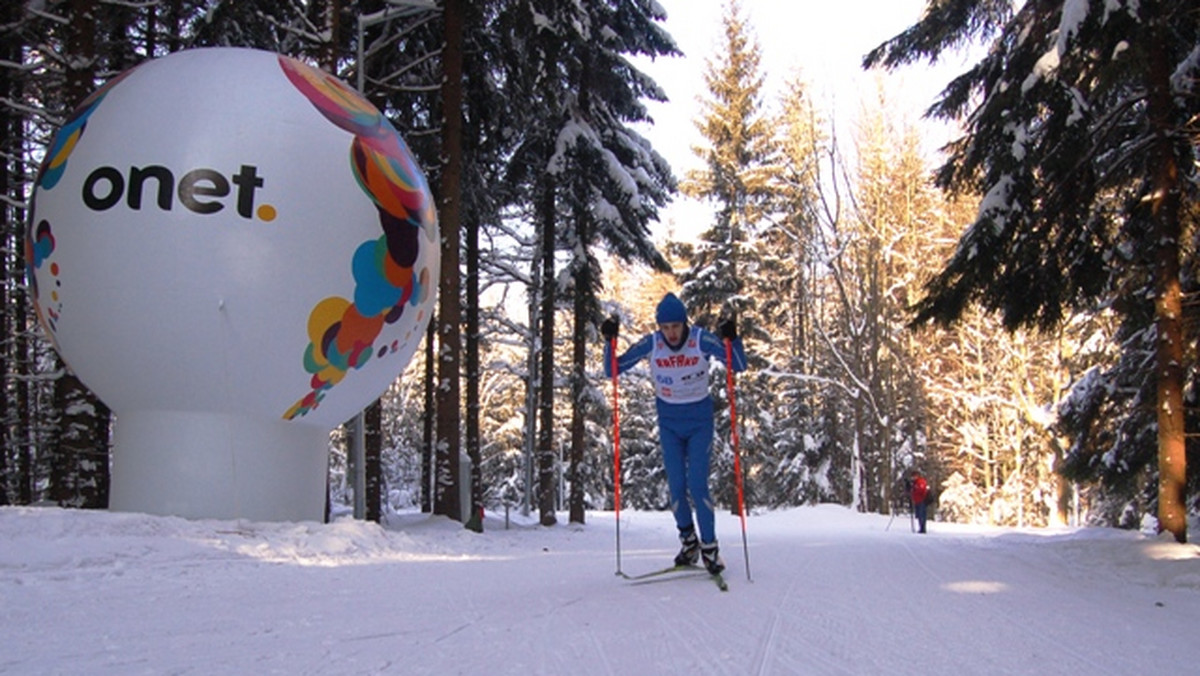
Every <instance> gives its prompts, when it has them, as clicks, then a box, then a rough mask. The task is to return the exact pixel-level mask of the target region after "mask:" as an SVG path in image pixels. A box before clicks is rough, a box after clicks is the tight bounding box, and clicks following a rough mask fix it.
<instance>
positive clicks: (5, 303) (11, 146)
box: [0, 2, 25, 505]
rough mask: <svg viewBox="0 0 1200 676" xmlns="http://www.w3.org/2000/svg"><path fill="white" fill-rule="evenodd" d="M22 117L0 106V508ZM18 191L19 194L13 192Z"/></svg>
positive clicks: (15, 49) (7, 12)
mask: <svg viewBox="0 0 1200 676" xmlns="http://www.w3.org/2000/svg"><path fill="white" fill-rule="evenodd" d="M20 15H21V8H20V5H19V4H18V3H15V2H10V3H5V4H4V6H3V7H0V25H3V26H16V25H17V20H18V19H19V18H20ZM21 47H22V45H21V40H20V38H19V37H18V34H17V31H15V30H14V31H9V32H6V33H5V34H4V35H3V36H2V37H0V50H2V51H0V59H3V60H4V61H7V62H8V63H10V64H20V63H21V62H22V58H21ZM18 73H19V69H18V68H0V99H3V100H4V101H20V100H21V95H20V94H21V82H20V80H19V79H18ZM21 122H22V115H21V114H20V112H18V111H17V110H16V109H15V108H13V107H11V106H8V105H5V104H2V103H0V144H3V145H0V157H3V158H4V160H3V162H0V337H2V338H0V340H3V342H2V343H0V388H3V391H2V392H0V505H7V504H10V498H9V492H8V477H9V472H8V470H9V458H10V457H15V456H14V454H13V451H14V450H15V449H16V448H17V446H16V444H14V443H13V442H14V441H15V437H16V435H15V434H14V429H13V426H12V425H11V424H10V422H9V415H10V413H11V411H10V408H9V401H10V398H11V397H12V394H11V390H10V387H11V385H12V383H13V381H15V380H19V378H16V377H14V376H16V375H17V374H16V370H15V367H16V364H17V363H19V362H18V361H17V360H15V359H10V355H11V354H13V346H14V340H13V338H12V337H13V336H14V335H15V333H16V332H17V331H23V330H24V327H18V326H17V325H16V324H14V323H12V319H13V316H12V313H10V312H9V308H10V307H11V305H10V304H11V303H12V302H13V301H14V300H15V299H16V297H17V294H10V293H9V291H8V271H9V270H10V269H11V270H13V272H14V276H15V273H16V271H18V270H20V269H21V267H19V265H18V264H19V263H20V257H21V254H22V253H23V249H21V248H17V247H16V246H13V245H12V243H13V242H14V241H15V240H16V239H17V232H18V231H20V230H21V228H22V227H23V224H22V220H23V219H22V218H21V217H20V215H19V214H21V213H22V212H21V210H20V209H19V208H18V207H17V205H18V204H21V203H22V202H24V201H25V195H24V190H23V184H22V182H21V181H20V179H19V178H18V177H19V176H20V161H21V160H20V158H21V156H22V153H21V152H20V150H21V144H22V141H23V139H24V134H23V133H21ZM19 188H20V190H18V189H19Z"/></svg>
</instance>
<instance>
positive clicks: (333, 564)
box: [0, 506, 1200, 676]
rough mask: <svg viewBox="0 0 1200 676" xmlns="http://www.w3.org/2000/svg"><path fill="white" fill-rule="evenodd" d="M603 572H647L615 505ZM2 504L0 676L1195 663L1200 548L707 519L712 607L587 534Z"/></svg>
mask: <svg viewBox="0 0 1200 676" xmlns="http://www.w3.org/2000/svg"><path fill="white" fill-rule="evenodd" d="M621 521H622V523H621V549H622V556H621V567H622V569H623V570H624V571H625V572H626V573H640V572H644V571H648V570H651V569H655V568H658V567H661V566H663V565H665V564H667V563H669V561H670V559H671V557H672V556H673V554H674V552H675V549H676V545H675V541H674V535H673V531H674V528H673V526H672V523H671V520H670V517H669V516H668V515H667V514H665V513H648V512H623V513H622V519H621ZM486 528H487V532H486V533H484V534H482V535H479V534H476V533H472V532H470V531H467V530H464V529H462V528H461V527H460V526H458V525H457V524H454V523H452V522H450V521H448V520H446V519H444V518H434V517H428V516H425V515H420V514H412V515H401V516H394V517H392V519H391V522H390V523H389V524H387V526H386V527H380V526H378V525H375V524H367V523H360V522H354V521H351V520H339V521H337V522H335V523H333V524H330V525H321V524H315V523H299V524H268V523H249V522H238V521H186V520H183V519H176V518H163V517H152V516H145V515H139V514H116V513H106V512H85V511H65V510H60V509H54V508H14V507H8V508H0V637H2V641H0V672H2V673H5V674H122V675H125V674H188V673H195V674H438V675H446V674H522V675H529V674H572V675H574V676H580V675H587V674H914V675H916V674H919V675H921V676H928V675H930V674H956V675H957V674H1123V675H1124V674H1155V673H1188V672H1190V671H1191V670H1192V669H1195V668H1197V665H1200V641H1197V640H1196V635H1197V634H1196V632H1197V627H1200V548H1198V547H1197V546H1196V545H1194V544H1186V545H1181V544H1176V543H1174V542H1170V541H1166V540H1162V539H1155V538H1151V537H1147V536H1145V535H1141V534H1138V533H1132V532H1122V531H1115V530H1107V529H1082V530H1074V529H1060V530H1045V531H1041V530H1039V531H1032V530H1031V531H1015V530H1004V529H988V528H980V527H966V526H954V525H948V524H931V528H930V530H931V533H930V534H928V535H924V536H920V535H916V534H913V533H912V532H911V531H910V528H909V522H908V519H907V517H897V518H896V519H895V521H894V522H892V523H890V527H889V519H888V518H887V517H882V516H877V515H862V514H856V513H853V512H850V511H848V510H846V509H844V508H841V507H834V506H823V507H813V508H802V509H793V510H788V511H781V512H772V513H766V514H762V515H756V516H752V517H751V518H749V519H748V521H747V534H748V541H749V550H748V551H749V561H750V572H751V573H752V577H753V581H752V582H751V581H748V580H747V574H746V557H745V552H746V550H744V549H743V547H742V539H741V527H740V521H739V520H738V519H737V518H735V517H732V516H729V515H727V514H722V515H719V516H718V533H719V534H720V535H721V537H722V544H723V554H724V558H725V561H726V563H727V565H728V567H729V570H728V571H727V573H726V579H728V581H729V584H730V591H729V592H728V593H722V592H721V591H719V590H718V589H717V588H716V586H715V585H713V584H712V583H711V582H710V581H709V580H708V579H707V577H705V576H698V577H697V576H693V577H688V578H684V579H674V580H663V581H656V582H653V583H649V584H632V583H630V582H628V581H625V580H623V579H621V578H619V577H617V576H616V575H614V573H615V572H616V568H617V561H616V555H615V527H614V518H613V515H612V513H611V512H608V513H603V512H600V513H591V514H589V515H588V524H587V525H586V526H571V525H559V526H556V527H553V528H543V527H540V526H536V525H532V524H521V525H518V524H516V523H515V522H514V523H513V524H512V525H511V527H510V528H509V529H507V530H506V529H505V524H504V520H503V518H502V517H501V518H499V519H494V518H489V520H488V521H487V523H486Z"/></svg>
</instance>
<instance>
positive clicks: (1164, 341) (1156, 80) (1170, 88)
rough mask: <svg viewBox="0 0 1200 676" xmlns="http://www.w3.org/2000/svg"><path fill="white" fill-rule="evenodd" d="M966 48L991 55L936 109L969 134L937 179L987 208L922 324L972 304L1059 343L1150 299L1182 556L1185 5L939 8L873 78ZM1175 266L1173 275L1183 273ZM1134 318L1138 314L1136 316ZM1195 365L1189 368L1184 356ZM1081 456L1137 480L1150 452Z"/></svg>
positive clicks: (1162, 503)
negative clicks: (1112, 462) (978, 42)
mask: <svg viewBox="0 0 1200 676" xmlns="http://www.w3.org/2000/svg"><path fill="white" fill-rule="evenodd" d="M971 39H987V40H990V41H991V50H990V51H989V53H988V55H987V56H985V57H984V58H983V59H982V60H981V61H980V62H979V63H978V64H977V65H975V66H974V67H973V68H971V69H970V70H968V71H967V72H966V73H964V74H963V75H961V76H959V77H958V78H957V79H955V80H954V81H953V82H951V83H950V85H949V86H948V87H947V88H946V89H945V90H944V91H943V93H942V96H941V98H940V100H939V101H938V102H937V103H936V104H935V105H934V106H933V107H932V108H931V112H932V113H933V114H935V115H938V116H942V117H947V118H953V119H959V120H963V121H964V122H965V124H966V133H965V135H964V137H963V138H962V139H960V140H959V141H956V142H955V143H953V144H951V146H950V148H949V150H950V157H949V160H948V161H947V162H946V164H945V165H944V166H943V167H942V169H941V170H940V172H939V173H938V183H939V184H940V185H941V186H943V187H945V188H948V189H951V190H958V191H972V192H976V193H977V194H980V195H984V201H983V204H982V206H981V208H980V210H979V213H978V216H977V218H976V219H975V221H974V222H973V223H971V224H970V226H969V227H968V229H967V230H966V231H965V232H964V233H963V235H962V238H961V240H960V243H959V248H958V250H957V251H956V252H955V254H954V256H953V257H952V258H951V259H950V260H949V261H948V262H947V264H946V266H945V268H944V270H943V271H942V272H941V273H940V274H939V275H938V276H937V277H935V278H934V279H933V281H932V282H931V283H930V284H929V286H928V287H927V294H926V296H925V298H924V299H922V301H921V302H920V303H919V304H918V307H917V314H916V321H917V322H927V321H935V320H936V321H942V322H951V321H954V320H955V319H957V318H958V317H960V316H961V315H962V314H963V312H964V310H965V309H966V307H967V306H968V305H969V304H971V303H974V302H978V303H979V304H981V305H982V306H983V307H984V308H986V309H988V310H993V311H997V312H1000V313H1001V314H1002V315H1003V318H1004V323H1005V325H1006V326H1007V327H1009V328H1013V327H1016V326H1022V325H1035V326H1040V327H1044V328H1050V327H1054V326H1056V325H1057V324H1058V323H1059V322H1060V321H1061V320H1062V319H1063V318H1064V316H1066V314H1067V313H1068V312H1069V311H1070V310H1089V309H1092V308H1094V307H1097V306H1099V305H1102V304H1106V303H1109V302H1111V301H1113V300H1115V299H1116V298H1117V297H1118V296H1120V295H1125V294H1126V292H1127V291H1129V290H1130V289H1131V288H1136V289H1140V291H1135V296H1127V297H1130V298H1135V297H1140V298H1149V299H1153V303H1150V302H1149V301H1147V300H1139V301H1135V302H1134V305H1132V306H1123V307H1119V310H1120V311H1121V312H1122V313H1125V314H1129V315H1133V314H1136V313H1141V312H1145V311H1146V310H1145V308H1147V307H1149V306H1150V305H1151V304H1152V305H1153V313H1152V314H1153V317H1154V329H1153V331H1154V333H1155V336H1154V344H1155V345H1156V347H1155V359H1154V361H1153V363H1152V365H1151V364H1147V365H1146V366H1142V367H1139V368H1146V369H1151V368H1152V369H1153V372H1154V376H1153V378H1154V380H1155V386H1154V387H1155V396H1154V408H1153V410H1155V411H1156V421H1155V422H1156V426H1157V437H1156V439H1155V441H1154V445H1155V446H1156V447H1157V465H1158V468H1157V473H1158V495H1157V510H1158V518H1159V525H1160V527H1161V528H1162V529H1164V530H1167V531H1170V532H1171V533H1172V534H1173V535H1174V536H1175V538H1176V539H1177V540H1179V541H1181V542H1182V541H1185V540H1186V533H1187V524H1186V518H1185V516H1186V509H1185V496H1184V488H1185V473H1186V472H1185V470H1186V460H1185V456H1184V407H1183V403H1184V401H1183V390H1184V385H1185V383H1186V382H1187V380H1186V378H1185V369H1188V370H1190V369H1191V365H1192V364H1193V363H1194V362H1191V361H1189V362H1185V361H1184V354H1185V347H1188V346H1185V344H1184V334H1183V330H1182V322H1183V306H1182V302H1181V290H1182V283H1183V275H1182V273H1181V271H1182V270H1186V269H1187V268H1189V267H1191V263H1192V261H1191V258H1190V256H1191V254H1190V250H1189V249H1187V248H1186V247H1185V242H1184V240H1183V239H1182V236H1183V232H1184V230H1183V225H1184V220H1185V211H1186V208H1187V206H1188V205H1191V204H1194V203H1195V200H1196V193H1195V189H1194V182H1192V181H1189V180H1187V177H1188V176H1190V175H1192V174H1193V173H1194V167H1195V166H1196V162H1197V159H1198V157H1197V147H1196V145H1195V140H1194V130H1192V128H1191V127H1190V126H1189V125H1193V124H1194V119H1195V115H1196V112H1197V110H1198V109H1200V89H1198V88H1197V87H1196V86H1195V84H1194V83H1195V81H1196V78H1197V75H1198V71H1200V64H1198V63H1197V60H1196V58H1195V53H1196V50H1197V49H1198V46H1200V22H1198V21H1197V20H1196V15H1195V8H1194V7H1192V6H1191V5H1190V4H1189V3H1180V2H1175V1H1173V0H1146V1H1144V2H1140V3H1128V4H1114V3H1101V2H1054V1H1046V2H1029V3H1025V4H1023V5H1021V6H1020V8H1019V9H1017V10H1016V11H1015V12H1013V10H1012V8H1011V5H1010V3H1008V2H999V3H997V2H991V1H984V0H954V1H951V2H943V3H934V4H932V5H931V6H930V8H929V11H928V12H927V13H926V14H925V16H924V17H923V18H922V19H921V21H920V22H919V23H917V24H916V25H914V26H912V27H911V28H909V29H908V30H906V31H905V32H903V33H902V34H900V35H898V36H896V37H895V38H893V39H892V40H890V41H888V42H887V43H885V44H883V45H881V46H880V47H878V48H877V49H875V50H874V51H872V52H871V53H870V54H868V55H867V57H866V59H865V61H864V63H865V64H866V65H873V64H883V65H885V66H889V67H891V66H895V65H898V64H902V63H906V62H909V61H912V60H916V59H921V58H931V59H932V58H937V56H938V55H939V54H941V53H942V52H943V51H945V50H947V49H948V48H951V47H954V46H956V45H958V44H960V43H961V42H962V41H965V40H971ZM1181 261H1182V263H1181ZM1137 305H1142V307H1136V306H1137ZM1189 351H1190V350H1189ZM1141 439H1142V440H1143V441H1142V442H1140V443H1135V444H1131V445H1129V444H1127V445H1123V446H1122V447H1121V448H1118V449H1079V450H1080V452H1083V453H1087V454H1089V455H1090V456H1091V457H1090V458H1089V459H1088V460H1087V461H1086V463H1085V464H1092V465H1098V464H1102V463H1106V462H1109V460H1107V458H1114V457H1117V456H1115V455H1110V454H1109V453H1107V452H1102V451H1105V450H1118V451H1121V455H1120V456H1119V462H1120V463H1121V464H1123V465H1125V466H1126V467H1129V468H1130V470H1131V471H1138V470H1139V468H1141V467H1144V466H1146V465H1147V464H1148V462H1147V461H1148V458H1149V457H1150V456H1148V455H1147V454H1146V452H1145V451H1146V450H1147V449H1146V447H1145V445H1144V444H1146V443H1149V441H1148V440H1146V439H1145V437H1141Z"/></svg>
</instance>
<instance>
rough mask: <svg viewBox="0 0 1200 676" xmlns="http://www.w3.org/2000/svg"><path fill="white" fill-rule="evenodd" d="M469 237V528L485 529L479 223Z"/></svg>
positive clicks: (471, 228) (470, 225) (472, 226)
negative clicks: (481, 450)
mask: <svg viewBox="0 0 1200 676" xmlns="http://www.w3.org/2000/svg"><path fill="white" fill-rule="evenodd" d="M466 239H467V242H466V244H467V278H466V282H467V354H466V360H467V426H466V429H467V457H468V458H470V459H471V514H470V516H469V517H468V518H467V524H466V525H467V528H469V529H471V530H473V531H475V532H476V533H482V532H483V471H482V468H481V467H480V464H481V463H482V461H483V458H482V457H481V454H480V448H479V446H480V432H479V412H480V411H479V409H480V404H479V379H480V373H479V224H478V223H477V222H471V223H468V224H467V226H466Z"/></svg>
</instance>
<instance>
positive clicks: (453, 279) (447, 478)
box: [434, 0, 465, 521]
mask: <svg viewBox="0 0 1200 676" xmlns="http://www.w3.org/2000/svg"><path fill="white" fill-rule="evenodd" d="M464 1H465V0H446V2H445V6H444V9H443V12H442V16H443V20H444V22H445V26H444V28H445V39H446V42H445V48H444V51H443V56H442V68H443V71H444V81H443V83H442V117H443V120H442V125H443V127H442V161H443V162H444V166H443V167H442V181H441V208H440V209H439V211H440V214H439V215H440V219H439V220H440V223H441V237H442V251H441V254H442V272H441V283H440V291H439V293H440V294H441V296H440V298H439V299H438V304H439V309H438V327H439V329H438V389H437V400H438V401H437V418H438V424H437V449H436V450H437V468H436V471H437V484H436V486H435V489H434V490H435V492H434V513H435V514H443V515H445V516H448V517H450V518H452V519H454V520H456V521H462V520H463V519H462V504H461V500H460V498H459V490H460V484H461V479H460V477H459V472H460V463H459V454H460V453H461V450H462V443H461V430H460V429H459V425H460V421H461V418H462V415H461V413H460V409H459V402H460V400H461V393H460V389H459V385H460V377H459V374H460V366H459V364H460V360H461V358H462V336H461V330H460V328H459V323H460V321H461V317H462V300H461V298H460V296H459V293H460V289H459V276H460V273H459V219H460V215H461V207H462V205H461V199H460V197H461V192H462V187H461V182H462V129H463V115H462V104H463V87H462V75H463V15H464V9H465V8H464V4H463V3H464Z"/></svg>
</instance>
